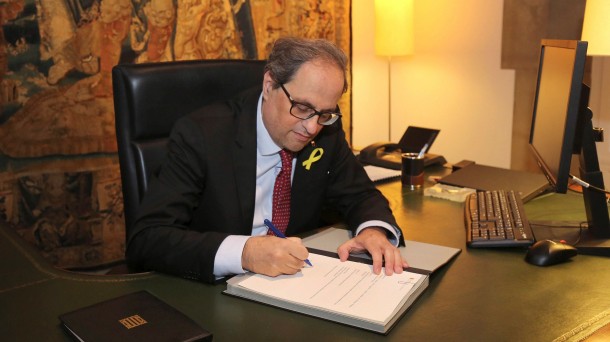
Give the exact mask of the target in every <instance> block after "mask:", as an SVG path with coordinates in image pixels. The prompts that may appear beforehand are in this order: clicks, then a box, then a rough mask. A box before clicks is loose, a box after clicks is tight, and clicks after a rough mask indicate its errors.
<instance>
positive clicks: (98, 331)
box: [59, 291, 212, 342]
mask: <svg viewBox="0 0 610 342" xmlns="http://www.w3.org/2000/svg"><path fill="white" fill-rule="evenodd" d="M59 319H60V320H61V322H62V324H63V327H64V329H65V330H66V331H67V332H68V333H69V334H70V335H71V336H72V337H73V338H74V339H76V340H77V341H85V342H89V341H212V334H211V333H209V332H208V331H206V330H204V329H203V328H201V327H200V326H199V325H197V323H195V322H194V321H192V320H191V319H190V318H188V317H187V316H185V315H184V314H183V313H181V312H180V311H178V310H177V309H175V308H174V307H172V306H170V305H169V304H167V303H165V302H163V301H161V300H160V299H159V298H157V297H155V296H153V295H152V294H150V293H149V292H147V291H139V292H135V293H131V294H128V295H124V296H121V297H118V298H114V299H110V300H107V301H104V302H101V303H98V304H94V305H91V306H88V307H85V308H82V309H78V310H76V311H72V312H69V313H66V314H63V315H60V316H59Z"/></svg>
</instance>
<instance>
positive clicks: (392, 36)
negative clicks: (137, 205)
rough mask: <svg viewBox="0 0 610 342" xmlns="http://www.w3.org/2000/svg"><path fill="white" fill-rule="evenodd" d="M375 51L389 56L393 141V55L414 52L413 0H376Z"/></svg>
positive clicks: (389, 132) (390, 114) (389, 100)
mask: <svg viewBox="0 0 610 342" xmlns="http://www.w3.org/2000/svg"><path fill="white" fill-rule="evenodd" d="M375 53H376V54H377V55H379V56H387V57H388V105H389V106H388V141H392V57H393V56H407V55H411V54H413V0H375Z"/></svg>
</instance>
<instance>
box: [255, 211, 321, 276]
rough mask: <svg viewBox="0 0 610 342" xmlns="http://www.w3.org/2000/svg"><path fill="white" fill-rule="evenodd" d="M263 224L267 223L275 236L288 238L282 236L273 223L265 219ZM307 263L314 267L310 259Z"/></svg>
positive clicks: (306, 260)
mask: <svg viewBox="0 0 610 342" xmlns="http://www.w3.org/2000/svg"><path fill="white" fill-rule="evenodd" d="M263 222H265V226H267V227H269V229H271V230H272V231H273V233H275V236H277V237H279V238H282V239H285V238H286V235H284V234H282V232H280V230H279V229H277V227H275V226H274V225H273V223H271V221H269V220H267V219H265V220H264V221H263ZM305 262H306V263H307V265H309V266H311V267H313V265H312V264H311V262H309V259H305Z"/></svg>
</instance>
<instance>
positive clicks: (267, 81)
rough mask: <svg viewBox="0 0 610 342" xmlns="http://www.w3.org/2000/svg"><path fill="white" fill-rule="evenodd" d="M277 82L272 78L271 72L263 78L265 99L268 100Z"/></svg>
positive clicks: (266, 73)
mask: <svg viewBox="0 0 610 342" xmlns="http://www.w3.org/2000/svg"><path fill="white" fill-rule="evenodd" d="M274 84H275V82H274V81H273V79H272V78H271V73H270V72H269V71H267V72H265V75H264V76H263V99H265V100H266V99H267V96H269V93H270V92H271V91H272V90H273V85H274Z"/></svg>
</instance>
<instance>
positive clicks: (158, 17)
mask: <svg viewBox="0 0 610 342" xmlns="http://www.w3.org/2000/svg"><path fill="white" fill-rule="evenodd" d="M349 25H350V1H349V0H333V1H322V0H295V1H278V0H250V1H247V0H1V1H0V221H2V222H4V223H3V225H6V226H8V227H10V228H11V229H13V230H14V231H16V232H17V233H18V234H19V235H20V236H22V237H23V238H24V239H25V240H27V241H28V242H30V243H31V244H32V245H34V246H35V247H36V248H38V250H39V251H40V252H41V253H42V254H43V255H44V256H45V257H46V258H47V259H48V260H50V261H51V262H52V263H53V264H55V265H56V266H58V267H63V268H88V267H98V266H103V265H107V264H111V263H113V262H117V261H120V260H122V259H123V257H124V249H125V227H124V219H123V199H122V193H121V183H120V173H119V166H118V158H117V155H116V153H117V146H116V138H115V128H114V110H113V100H112V79H111V71H112V67H114V66H115V65H116V64H118V63H144V62H166V61H174V60H193V59H265V58H266V56H267V54H268V52H269V50H270V47H271V46H272V44H273V41H274V40H275V39H276V38H278V37H281V36H288V35H293V36H301V37H308V38H325V39H328V40H331V41H334V42H335V43H336V44H337V45H338V46H339V47H341V48H342V49H343V50H344V51H345V52H346V53H348V54H349V52H350V26H349ZM340 106H341V108H342V110H343V112H345V114H346V116H345V118H346V120H345V121H344V126H345V129H346V132H348V133H349V132H350V120H349V117H350V115H349V114H350V94H346V95H345V96H344V97H343V98H342V100H341V103H340ZM348 136H349V134H348Z"/></svg>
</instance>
